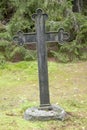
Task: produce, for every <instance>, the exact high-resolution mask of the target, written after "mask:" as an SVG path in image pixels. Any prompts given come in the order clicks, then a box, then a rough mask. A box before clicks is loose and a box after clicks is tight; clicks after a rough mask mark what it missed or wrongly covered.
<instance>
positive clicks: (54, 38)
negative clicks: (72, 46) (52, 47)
mask: <svg viewBox="0 0 87 130" xmlns="http://www.w3.org/2000/svg"><path fill="white" fill-rule="evenodd" d="M45 39H46V41H47V42H58V43H59V44H61V45H62V44H63V43H64V42H65V41H68V40H69V34H68V33H67V32H65V31H64V29H63V28H60V29H59V30H58V32H48V33H46V34H45Z"/></svg>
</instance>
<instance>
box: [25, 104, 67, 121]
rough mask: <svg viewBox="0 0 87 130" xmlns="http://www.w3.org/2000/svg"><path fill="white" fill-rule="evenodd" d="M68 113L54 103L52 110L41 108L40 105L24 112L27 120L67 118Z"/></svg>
mask: <svg viewBox="0 0 87 130" xmlns="http://www.w3.org/2000/svg"><path fill="white" fill-rule="evenodd" d="M66 117H67V113H66V112H65V111H64V109H63V108H61V107H60V106H58V105H52V109H51V110H40V109H39V108H38V107H33V108H29V109H27V110H26V111H25V113H24V118H25V119H26V120H32V121H35V120H42V121H43V120H62V121H63V120H65V119H66Z"/></svg>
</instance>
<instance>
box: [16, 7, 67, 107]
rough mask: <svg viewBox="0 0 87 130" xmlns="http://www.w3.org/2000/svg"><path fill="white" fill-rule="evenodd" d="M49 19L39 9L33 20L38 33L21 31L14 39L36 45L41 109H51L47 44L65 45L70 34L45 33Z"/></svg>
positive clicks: (62, 32)
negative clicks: (46, 22)
mask: <svg viewBox="0 0 87 130" xmlns="http://www.w3.org/2000/svg"><path fill="white" fill-rule="evenodd" d="M47 18H48V15H47V14H45V13H43V11H42V10H41V9H37V10H36V13H35V14H33V15H32V19H33V20H34V21H35V27H36V32H34V33H23V32H21V31H19V32H18V34H17V35H16V36H15V37H14V41H16V42H18V44H19V45H23V44H31V43H36V47H37V55H38V73H39V89H40V108H41V109H46V108H47V109H51V104H50V98H49V83H48V65H47V49H46V42H47V43H48V42H50V43H51V42H58V43H59V44H63V43H64V41H67V40H68V38H69V35H68V33H67V32H64V29H63V28H60V29H59V30H58V32H45V21H46V20H47Z"/></svg>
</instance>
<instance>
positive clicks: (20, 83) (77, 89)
mask: <svg viewBox="0 0 87 130" xmlns="http://www.w3.org/2000/svg"><path fill="white" fill-rule="evenodd" d="M48 68H49V87H50V98H51V103H52V104H58V105H60V106H62V107H63V108H64V109H65V110H66V112H67V113H68V114H69V118H68V119H67V120H65V121H64V122H61V121H44V122H40V121H36V122H31V121H25V120H24V119H23V113H24V111H25V110H26V109H27V108H29V107H32V106H38V105H39V87H38V86H39V85H38V67H37V63H36V62H34V61H33V62H19V63H6V64H5V65H4V67H0V130H86V129H87V71H86V70H87V62H81V63H68V64H61V63H54V62H49V63H48Z"/></svg>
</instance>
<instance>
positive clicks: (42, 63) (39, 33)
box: [32, 9, 50, 107]
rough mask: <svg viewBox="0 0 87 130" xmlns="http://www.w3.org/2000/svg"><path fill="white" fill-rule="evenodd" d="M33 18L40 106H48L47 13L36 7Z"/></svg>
mask: <svg viewBox="0 0 87 130" xmlns="http://www.w3.org/2000/svg"><path fill="white" fill-rule="evenodd" d="M32 17H33V18H34V19H35V26H36V39H37V44H36V46H37V54H38V68H39V70H38V71H39V87H40V107H45V106H50V99H49V83H48V67H47V49H46V44H45V20H46V17H47V15H46V14H42V10H41V9H38V10H37V14H34V15H33V16H32Z"/></svg>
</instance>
